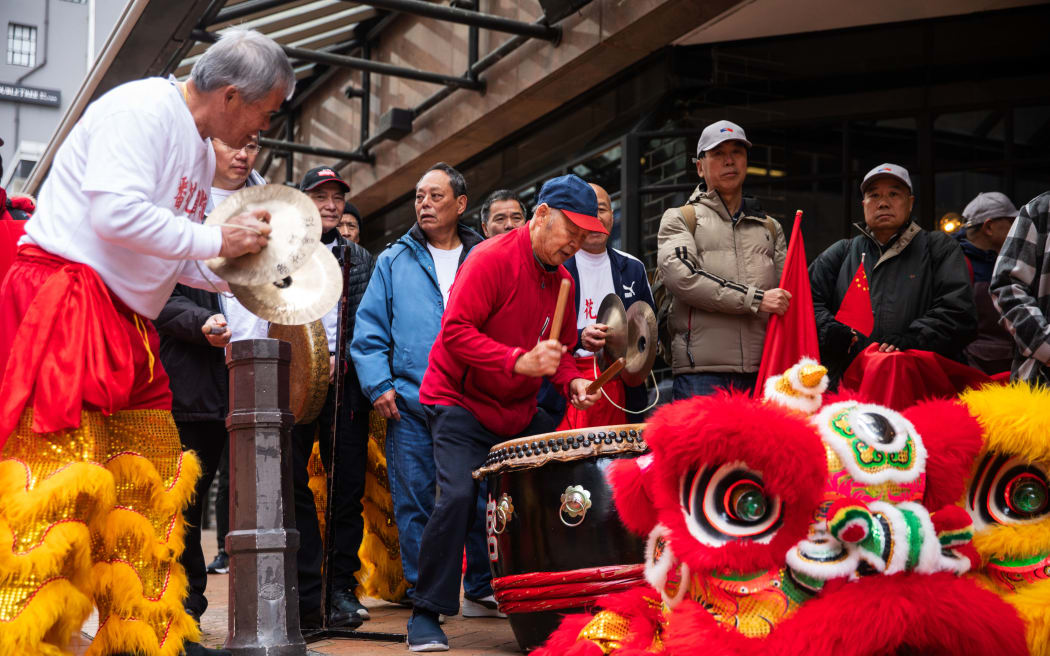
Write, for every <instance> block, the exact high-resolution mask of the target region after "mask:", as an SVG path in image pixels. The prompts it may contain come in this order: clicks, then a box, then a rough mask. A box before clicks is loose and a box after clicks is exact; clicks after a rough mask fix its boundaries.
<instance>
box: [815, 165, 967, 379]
mask: <svg viewBox="0 0 1050 656" xmlns="http://www.w3.org/2000/svg"><path fill="white" fill-rule="evenodd" d="M860 190H861V194H862V205H863V209H864V224H863V225H862V224H859V223H858V224H855V225H856V227H857V229H858V230H860V232H861V234H860V235H858V236H857V237H854V238H853V239H842V240H840V241H838V242H836V243H834V244H832V245H831V246H830V247H829V248H828V249H827V250H826V251H824V252H823V253H821V254H820V255H819V256H817V259H815V260H814V261H813V263H812V264H810V266H809V278H810V284H811V286H812V289H813V310H814V313H815V315H816V319H817V336H818V339H819V341H820V361H821V364H823V365H824V366H826V367H827V368H828V374H829V375H830V376H831V377H832V380H833V381H837V380H838V379H839V377H841V375H842V373H843V372H844V371H845V370H846V368H847V367H848V366H849V364H850V363H851V362H852V361H853V358H854V357H856V356H857V354H858V353H860V352H861V351H862V350H864V349H865V348H866V347H867V346H868V345H869V344H872V343H875V344H878V345H879V351H881V352H883V353H892V352H895V351H905V350H909V349H921V350H925V351H933V352H935V353H939V354H940V355H943V356H945V357H949V358H952V359H955V360H961V359H962V351H963V348H964V347H965V346H966V345H967V344H969V343H970V341H971V340H973V338H974V335H975V334H976V332H977V310H976V308H975V307H974V302H973V291H972V288H971V286H970V276H969V272H968V271H967V268H966V261H965V258H964V257H963V253H962V250H961V249H960V248H959V245H958V244H957V243H956V242H955V240H954V239H952V238H951V237H950V236H949V235H947V234H945V233H943V232H939V231H937V232H931V231H927V230H923V229H922V228H920V227H919V225H918V224H917V223H915V222H914V221H912V220H911V210H912V207H913V206H914V204H915V196H914V195H913V194H912V186H911V177H910V176H909V175H908V170H907V169H905V168H904V167H903V166H899V165H897V164H889V163H887V164H880V165H879V166H876V167H875V168H873V169H871V170H870V171H868V174H867V175H865V176H864V180H863V181H862V182H861V185H860ZM861 262H863V264H864V271H865V274H866V275H867V278H868V285H869V293H870V295H871V307H872V311H873V313H874V325H873V328H872V331H871V334H870V335H863V334H861V333H859V332H857V331H855V330H853V329H852V328H850V327H849V326H847V325H845V324H843V323H840V322H839V321H837V320H836V319H835V314H836V312H838V309H839V305H840V304H841V303H842V299H843V297H844V296H845V295H846V290H847V289H848V288H849V286H850V283H851V282H852V281H853V276H854V274H855V273H856V272H857V268H858V266H860V264H861Z"/></svg>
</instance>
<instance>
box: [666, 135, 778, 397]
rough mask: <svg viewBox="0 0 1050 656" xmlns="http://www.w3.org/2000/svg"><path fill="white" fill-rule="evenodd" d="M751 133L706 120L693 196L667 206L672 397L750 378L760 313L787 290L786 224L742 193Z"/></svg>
mask: <svg viewBox="0 0 1050 656" xmlns="http://www.w3.org/2000/svg"><path fill="white" fill-rule="evenodd" d="M750 147H751V142H750V141H748V140H747V136H746V135H745V134H744V129H743V128H741V127H740V126H739V125H736V124H735V123H731V122H729V121H718V122H716V123H712V124H711V125H709V126H707V127H706V128H704V131H703V133H701V135H700V141H699V142H698V143H697V145H696V156H697V160H696V172H697V174H698V175H699V176H700V177H701V178H702V180H703V183H702V184H700V185H698V186H697V188H696V190H695V191H694V192H693V195H692V196H690V197H689V203H688V204H687V205H685V206H683V207H678V208H673V209H670V210H667V211H666V212H664V215H663V218H662V219H661V220H660V232H659V238H658V245H659V250H658V253H657V262H658V265H659V267H660V275H661V276H662V277H663V280H664V284H666V286H667V289H668V290H669V291H670V292H671V295H672V298H673V300H672V302H671V315H670V331H671V335H672V339H671V354H672V355H671V360H672V362H671V369H672V372H673V374H674V392H673V396H674V399H675V400H678V399H686V398H689V397H692V396H697V395H707V394H712V393H714V392H715V391H716V390H718V389H725V388H730V387H732V388H733V389H737V390H750V389H752V388H753V387H754V385H755V378H756V377H757V375H758V367H759V362H760V360H761V359H762V345H763V342H764V341H765V336H766V322H767V321H768V319H769V315H770V313H776V314H784V313H785V312H787V309H788V305H789V303H790V301H791V294H790V293H789V292H788V291H787V290H784V289H780V288H778V287H777V283H778V281H779V280H780V273H781V271H782V270H783V268H784V257H785V255H786V254H787V242H786V240H785V239H784V231H783V229H782V228H781V227H780V224H779V223H777V221H776V220H774V219H773V218H772V217H769V216H766V215H765V213H763V212H762V209H761V207H759V205H758V202H757V201H756V200H755V199H754V198H745V197H744V195H743V186H744V178H745V177H746V176H747V154H748V149H749V148H750Z"/></svg>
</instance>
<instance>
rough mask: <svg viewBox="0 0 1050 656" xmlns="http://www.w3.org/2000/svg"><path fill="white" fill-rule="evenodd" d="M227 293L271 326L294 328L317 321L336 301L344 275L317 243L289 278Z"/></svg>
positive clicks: (331, 256)
mask: <svg viewBox="0 0 1050 656" xmlns="http://www.w3.org/2000/svg"><path fill="white" fill-rule="evenodd" d="M230 291H232V292H233V294H234V296H236V297H237V300H238V301H240V302H241V304H242V305H244V307H246V308H248V310H250V311H251V312H252V313H253V314H255V315H256V316H259V317H262V318H263V319H266V320H267V321H269V322H271V323H279V324H283V325H296V324H303V323H309V322H310V321H315V320H317V319H320V318H321V317H323V316H324V315H325V314H327V313H328V311H329V310H331V309H332V308H333V307H335V304H336V303H338V302H339V296H340V295H341V294H342V291H343V275H342V271H341V270H340V269H339V262H338V261H336V259H335V256H334V255H332V253H331V252H330V251H329V250H328V248H327V247H326V246H325V245H324V244H322V243H321V242H320V241H316V242H314V247H313V250H312V251H311V253H310V257H309V258H308V259H307V260H306V262H305V263H304V264H303V265H302V266H300V267H299V268H298V269H297V270H296V271H295V272H294V273H292V274H291V275H290V276H286V277H284V278H282V279H280V280H277V281H276V282H267V283H263V284H262V285H235V284H234V283H232V282H231V283H230Z"/></svg>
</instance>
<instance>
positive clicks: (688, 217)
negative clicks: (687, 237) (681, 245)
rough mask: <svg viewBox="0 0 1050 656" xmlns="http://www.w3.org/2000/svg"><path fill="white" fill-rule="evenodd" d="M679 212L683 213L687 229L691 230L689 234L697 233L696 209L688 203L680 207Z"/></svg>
mask: <svg viewBox="0 0 1050 656" xmlns="http://www.w3.org/2000/svg"><path fill="white" fill-rule="evenodd" d="M678 211H679V212H681V213H682V220H684V221H685V227H687V228H689V234H693V233H694V232H696V208H695V207H693V204H692V203H686V204H685V205H682V206H681V207H679V208H678Z"/></svg>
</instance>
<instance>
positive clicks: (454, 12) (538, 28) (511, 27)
mask: <svg viewBox="0 0 1050 656" xmlns="http://www.w3.org/2000/svg"><path fill="white" fill-rule="evenodd" d="M364 1H365V2H366V3H367V4H369V5H371V6H372V7H375V8H376V9H387V10H390V11H399V12H402V13H406V14H414V15H416V16H423V17H425V18H436V19H438V20H443V21H448V22H450V23H459V24H461V25H474V26H477V27H480V28H484V29H487V30H494V31H496V32H507V33H509V34H517V35H520V36H527V37H531V38H533V39H542V40H544V41H550V42H552V43H557V42H558V41H559V40H560V39H561V28H560V27H552V26H550V25H546V24H542V23H524V22H522V21H516V20H511V19H509V18H504V17H502V16H495V15H493V14H482V13H480V12H477V11H470V10H468V9H458V8H456V7H446V6H444V5H439V4H433V3H430V2H423V1H421V0H364Z"/></svg>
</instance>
